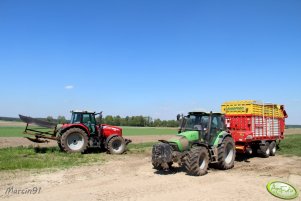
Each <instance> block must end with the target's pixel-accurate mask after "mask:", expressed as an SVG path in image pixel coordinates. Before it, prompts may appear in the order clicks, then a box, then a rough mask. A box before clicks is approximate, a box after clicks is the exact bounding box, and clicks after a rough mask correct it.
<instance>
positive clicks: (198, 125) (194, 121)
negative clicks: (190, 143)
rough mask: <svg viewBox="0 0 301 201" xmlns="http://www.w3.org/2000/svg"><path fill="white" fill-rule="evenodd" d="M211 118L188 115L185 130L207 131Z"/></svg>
mask: <svg viewBox="0 0 301 201" xmlns="http://www.w3.org/2000/svg"><path fill="white" fill-rule="evenodd" d="M208 121H209V116H201V115H188V116H187V117H186V121H185V123H184V125H183V128H182V129H183V130H207V127H208Z"/></svg>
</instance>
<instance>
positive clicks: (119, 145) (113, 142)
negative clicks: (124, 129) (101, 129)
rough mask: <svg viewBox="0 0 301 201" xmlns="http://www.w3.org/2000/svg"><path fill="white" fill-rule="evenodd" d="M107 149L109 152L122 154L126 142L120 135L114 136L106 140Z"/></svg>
mask: <svg viewBox="0 0 301 201" xmlns="http://www.w3.org/2000/svg"><path fill="white" fill-rule="evenodd" d="M107 147H108V151H109V153H110V154H122V153H123V152H124V151H125V148H126V144H125V141H124V139H123V137H121V136H116V137H113V138H112V139H110V141H109V142H108V146H107Z"/></svg>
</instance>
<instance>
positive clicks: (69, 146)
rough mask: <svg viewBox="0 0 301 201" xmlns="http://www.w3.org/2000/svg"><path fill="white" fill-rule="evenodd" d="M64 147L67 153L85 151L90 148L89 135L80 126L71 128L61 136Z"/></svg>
mask: <svg viewBox="0 0 301 201" xmlns="http://www.w3.org/2000/svg"><path fill="white" fill-rule="evenodd" d="M60 144H61V146H62V149H63V150H64V151H65V152H67V153H84V152H85V151H86V149H87V148H88V136H87V133H86V132H85V131H83V130H82V129H80V128H70V129H68V130H67V131H66V132H64V133H63V135H62V137H61V143H60Z"/></svg>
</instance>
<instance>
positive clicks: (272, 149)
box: [270, 141, 276, 156]
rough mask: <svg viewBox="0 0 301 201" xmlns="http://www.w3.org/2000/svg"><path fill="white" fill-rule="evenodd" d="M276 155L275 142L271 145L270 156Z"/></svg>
mask: <svg viewBox="0 0 301 201" xmlns="http://www.w3.org/2000/svg"><path fill="white" fill-rule="evenodd" d="M275 155H276V142H275V141H273V142H271V144H270V156H275Z"/></svg>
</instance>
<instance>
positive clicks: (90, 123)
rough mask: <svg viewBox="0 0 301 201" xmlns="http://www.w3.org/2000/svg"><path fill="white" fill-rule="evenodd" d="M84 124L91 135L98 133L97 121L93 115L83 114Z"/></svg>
mask: <svg viewBox="0 0 301 201" xmlns="http://www.w3.org/2000/svg"><path fill="white" fill-rule="evenodd" d="M83 124H84V125H85V126H87V128H88V129H89V131H90V134H91V135H95V133H96V132H95V131H96V121H95V117H94V115H92V114H83Z"/></svg>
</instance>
